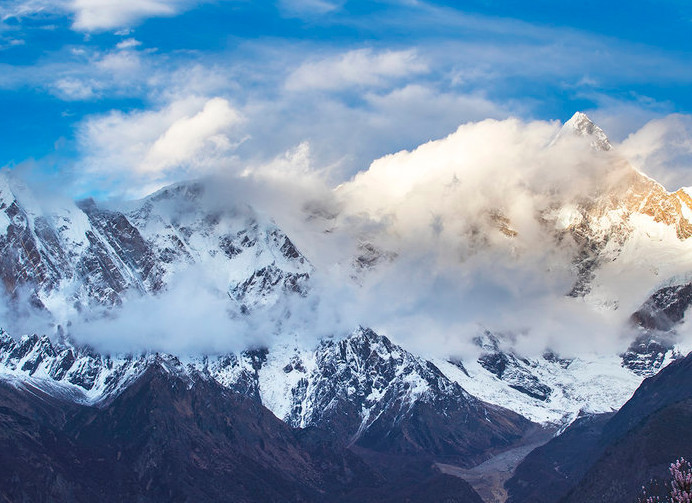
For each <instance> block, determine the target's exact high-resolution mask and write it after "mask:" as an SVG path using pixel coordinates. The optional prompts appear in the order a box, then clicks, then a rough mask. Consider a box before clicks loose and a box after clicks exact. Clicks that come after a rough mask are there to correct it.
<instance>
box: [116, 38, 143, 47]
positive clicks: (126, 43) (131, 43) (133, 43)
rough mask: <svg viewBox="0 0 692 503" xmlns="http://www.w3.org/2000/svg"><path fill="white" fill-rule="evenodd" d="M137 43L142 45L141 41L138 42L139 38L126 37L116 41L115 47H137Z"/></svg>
mask: <svg viewBox="0 0 692 503" xmlns="http://www.w3.org/2000/svg"><path fill="white" fill-rule="evenodd" d="M139 45H142V42H140V41H139V40H137V39H134V38H126V39H125V40H123V41H122V42H118V44H117V45H116V47H117V48H118V49H132V48H134V47H137V46H139Z"/></svg>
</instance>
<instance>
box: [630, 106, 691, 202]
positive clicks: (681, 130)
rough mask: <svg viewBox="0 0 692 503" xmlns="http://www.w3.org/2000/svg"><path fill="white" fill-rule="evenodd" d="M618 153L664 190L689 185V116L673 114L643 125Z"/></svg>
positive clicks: (672, 189) (631, 135)
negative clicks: (664, 188) (662, 185)
mask: <svg viewBox="0 0 692 503" xmlns="http://www.w3.org/2000/svg"><path fill="white" fill-rule="evenodd" d="M618 148H619V150H620V151H621V152H622V153H623V154H624V155H625V156H627V158H628V159H629V160H630V161H631V162H632V164H634V166H636V167H637V168H639V169H641V170H643V171H645V172H646V173H647V174H649V175H650V176H652V177H653V178H655V179H656V180H658V181H659V182H661V183H663V184H664V185H665V186H666V188H667V189H668V190H671V191H675V190H677V189H679V188H680V187H689V186H690V185H691V184H692V117H691V116H689V115H681V114H673V115H668V116H666V117H663V118H660V119H654V120H651V121H649V122H648V123H646V124H645V125H644V126H643V127H642V128H641V129H639V130H638V131H636V132H634V133H632V134H630V135H629V136H628V137H627V138H626V139H625V140H624V141H623V142H622V144H621V145H619V147H618Z"/></svg>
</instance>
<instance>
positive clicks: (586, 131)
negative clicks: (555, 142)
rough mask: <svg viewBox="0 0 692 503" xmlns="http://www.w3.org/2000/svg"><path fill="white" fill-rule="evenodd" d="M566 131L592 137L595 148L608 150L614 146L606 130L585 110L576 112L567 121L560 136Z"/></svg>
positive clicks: (592, 144)
mask: <svg viewBox="0 0 692 503" xmlns="http://www.w3.org/2000/svg"><path fill="white" fill-rule="evenodd" d="M566 133H571V134H575V135H577V136H586V137H588V138H590V139H591V146H592V147H593V148H594V149H595V150H600V151H606V150H610V149H612V148H613V146H612V145H611V144H610V141H609V140H608V136H607V135H606V134H605V132H604V131H603V130H602V129H601V128H600V127H598V126H597V125H596V124H594V122H593V121H592V120H591V119H590V118H589V116H588V115H586V114H585V113H584V112H576V113H575V114H574V115H573V116H572V118H571V119H570V120H568V121H567V122H565V124H564V125H563V126H562V129H561V130H560V134H559V136H562V135H563V134H566Z"/></svg>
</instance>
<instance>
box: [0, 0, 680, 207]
mask: <svg viewBox="0 0 692 503" xmlns="http://www.w3.org/2000/svg"><path fill="white" fill-rule="evenodd" d="M459 4H460V3H459V2H425V1H416V0H408V1H407V0H403V1H395V0H390V1H367V2H359V1H343V0H342V1H337V0H278V1H276V2H269V1H267V2H251V1H248V0H225V1H224V0H208V1H204V0H198V1H192V0H120V1H118V2H113V1H112V0H3V1H2V2H0V21H1V22H0V110H2V118H3V120H2V121H0V166H5V167H7V168H8V169H13V170H17V171H20V172H23V173H25V174H26V175H27V176H30V177H32V178H37V179H44V180H49V181H50V183H54V182H55V181H56V180H57V181H59V182H60V186H61V187H62V188H63V190H64V191H65V192H67V193H69V194H70V195H73V196H75V197H81V196H84V195H97V196H103V197H113V196H135V195H142V194H143V193H145V192H147V191H148V190H152V189H155V188H157V187H159V186H161V185H162V184H165V183H168V182H171V181H175V180H179V179H183V178H189V177H194V176H198V175H200V174H204V173H206V172H209V171H213V170H235V171H237V172H239V173H242V172H243V170H245V169H248V167H250V166H255V165H258V164H268V163H269V164H271V163H278V164H277V165H280V164H281V162H283V161H285V160H287V159H288V160H289V161H290V162H292V163H294V164H295V163H298V164H301V163H302V165H304V167H305V169H310V170H318V171H320V172H322V173H324V174H326V176H327V177H328V178H329V179H330V180H332V182H333V183H338V182H339V181H343V180H346V179H348V178H350V177H351V176H352V175H353V174H354V173H356V172H357V171H359V170H362V169H365V168H367V166H368V164H369V163H370V161H371V160H373V159H375V158H377V157H379V156H382V155H385V154H387V153H391V152H394V151H397V150H399V149H403V148H413V147H415V146H416V145H419V144H421V143H423V142H425V141H428V140H430V139H434V138H439V137H442V136H445V135H446V134H448V133H451V132H452V131H454V130H455V129H456V127H457V126H458V125H460V124H462V123H464V122H468V121H477V120H482V119H486V118H497V119H502V118H506V117H510V116H515V117H519V118H521V119H524V120H534V119H541V120H560V121H564V120H566V119H568V118H569V117H570V116H571V115H572V113H574V112H575V111H577V110H583V111H586V112H587V113H589V115H591V116H592V117H593V118H594V119H595V120H596V121H597V122H598V123H599V124H600V125H601V126H602V127H603V128H604V129H605V130H606V131H607V132H608V133H609V135H610V136H611V137H612V138H613V139H614V140H615V141H616V142H617V141H622V140H625V139H626V138H627V137H628V135H631V134H633V133H636V132H637V131H639V130H640V128H642V127H643V126H645V124H647V123H649V121H652V120H654V121H655V122H654V123H653V124H654V126H651V124H652V123H649V124H650V125H649V128H648V129H647V130H646V131H645V133H647V134H643V133H642V134H640V137H644V138H648V139H649V143H648V144H647V145H648V146H647V148H648V149H649V150H651V149H654V147H652V146H651V143H652V142H653V141H658V142H659V143H665V142H668V143H669V144H670V143H674V144H675V146H676V148H678V150H679V151H680V152H682V153H680V152H677V153H675V155H671V156H668V157H669V158H666V159H664V160H661V156H660V155H658V157H657V158H656V162H659V163H663V164H665V162H672V161H671V159H673V160H674V162H676V163H677V164H676V166H678V169H677V171H676V174H675V176H672V175H670V171H669V172H668V175H670V176H669V177H668V180H666V181H667V182H668V184H673V185H674V184H676V183H681V181H680V180H683V179H684V176H685V175H686V169H682V168H680V165H681V164H685V163H686V162H687V158H686V157H685V155H686V154H687V153H689V152H692V149H691V148H690V143H691V142H690V141H689V131H692V127H691V126H690V120H689V114H691V113H692V93H690V92H689V91H690V84H692V64H691V63H692V61H691V59H692V58H691V57H690V54H692V37H690V31H691V29H692V6H690V4H689V3H688V2H684V1H682V0H680V1H677V0H664V1H658V2H653V1H648V0H646V1H645V0H641V1H629V2H624V1H622V2H620V1H613V2H596V1H590V0H584V1H582V2H555V1H547V0H537V1H532V2H525V1H523V2H520V1H518V0H514V1H511V0H505V1H494V0H476V1H467V2H463V5H462V6H459ZM672 129H675V131H677V133H676V134H675V135H671V130H672ZM652 130H654V132H655V134H652ZM651 138H654V140H652V139H651ZM632 143H633V142H631V141H630V145H629V146H630V147H632ZM659 147H660V145H657V147H656V148H659ZM659 150H660V148H659ZM647 152H648V150H647ZM652 159H653V158H652ZM652 169H654V170H655V167H654V168H652ZM674 171H675V170H674ZM687 185H690V183H689V182H688V183H687ZM669 188H673V187H669Z"/></svg>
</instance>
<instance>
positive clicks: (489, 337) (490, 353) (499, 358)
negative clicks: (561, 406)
mask: <svg viewBox="0 0 692 503" xmlns="http://www.w3.org/2000/svg"><path fill="white" fill-rule="evenodd" d="M475 342H476V344H477V345H478V346H480V347H481V348H482V349H483V350H484V353H483V354H482V355H481V356H480V358H479V359H478V363H480V364H481V366H482V367H483V368H484V369H486V370H487V371H488V372H490V373H491V374H494V375H495V376H497V378H498V379H501V380H503V381H505V382H507V383H508V384H509V386H510V387H511V388H514V389H515V390H517V391H519V392H521V393H524V394H525V395H528V396H530V397H531V398H536V399H538V400H543V401H545V400H547V399H548V398H549V397H550V394H551V393H552V392H553V390H552V388H550V386H548V385H546V384H543V383H542V382H540V380H539V379H538V377H536V376H535V375H534V374H533V373H532V372H531V365H532V363H531V361H529V360H526V359H522V358H519V357H517V356H516V355H514V354H512V353H507V352H504V351H502V350H501V349H500V341H499V340H498V338H497V337H496V336H495V335H493V334H491V333H490V332H486V333H485V334H484V336H483V337H482V338H481V337H477V338H476V340H475ZM544 358H545V359H546V360H549V359H550V358H557V357H556V356H555V355H552V354H547V358H546V357H545V356H544ZM561 364H563V363H562V362H561ZM564 364H566V365H569V361H567V360H565V361H564Z"/></svg>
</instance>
